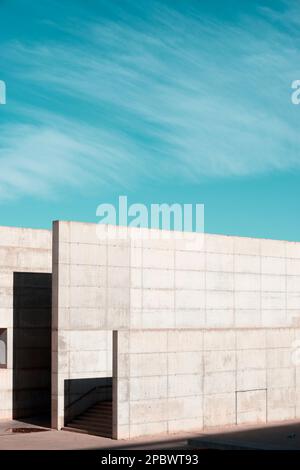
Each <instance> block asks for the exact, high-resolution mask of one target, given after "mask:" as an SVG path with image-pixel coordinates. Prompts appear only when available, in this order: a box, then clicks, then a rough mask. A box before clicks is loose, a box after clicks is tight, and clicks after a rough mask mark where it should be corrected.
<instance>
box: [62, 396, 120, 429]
mask: <svg viewBox="0 0 300 470" xmlns="http://www.w3.org/2000/svg"><path fill="white" fill-rule="evenodd" d="M64 429H66V430H68V431H77V432H83V433H86V434H94V435H97V436H103V437H109V438H112V402H111V401H100V402H98V403H96V404H95V405H93V406H91V407H90V408H88V409H87V410H86V411H85V412H84V413H82V414H81V415H79V416H77V417H76V418H74V419H73V420H72V421H70V422H69V423H68V424H67V425H66V426H65V428H64Z"/></svg>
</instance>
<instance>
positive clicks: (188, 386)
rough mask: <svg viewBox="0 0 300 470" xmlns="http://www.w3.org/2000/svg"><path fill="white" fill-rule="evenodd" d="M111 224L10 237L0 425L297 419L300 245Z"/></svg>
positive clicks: (159, 426) (3, 262) (1, 282)
mask: <svg viewBox="0 0 300 470" xmlns="http://www.w3.org/2000/svg"><path fill="white" fill-rule="evenodd" d="M110 229H111V227H108V226H104V225H103V226H99V225H95V224H84V223H75V222H54V224H53V232H52V243H51V233H50V232H48V231H43V230H29V229H15V228H1V229H0V292H1V296H0V419H1V418H6V419H8V418H12V417H15V418H28V417H31V418H32V417H33V416H35V415H40V414H45V415H46V414H47V413H48V415H49V416H50V415H51V420H52V427H54V428H56V429H61V428H63V427H71V428H76V429H79V430H83V431H84V430H87V431H88V432H91V433H99V434H102V435H109V436H113V437H114V438H117V439H122V438H131V437H136V436H143V435H149V434H157V433H172V432H177V431H192V430H197V431H199V430H201V429H204V428H208V427H212V426H220V425H233V424H242V423H267V422H272V421H278V420H287V419H299V418H300V243H292V242H285V241H274V240H263V239H251V238H241V237H229V236H220V235H208V234H205V235H203V234H195V236H194V239H193V243H191V242H190V238H189V236H188V235H187V234H185V235H184V234H182V236H181V237H180V238H176V237H171V236H169V235H170V233H168V232H165V233H163V232H159V231H153V230H147V229H143V230H140V229H134V228H131V229H126V228H122V229H120V230H119V235H120V233H122V231H123V232H124V236H123V237H121V238H120V237H115V236H110ZM140 233H143V235H144V236H143V237H138V236H137V234H140ZM153 234H154V235H159V236H152V235H153ZM163 234H164V235H165V236H164V237H163V236H161V235H163ZM51 253H52V263H51ZM51 292H52V301H51ZM51 337H52V346H51ZM51 351H52V352H51ZM51 357H52V358H51ZM50 387H51V389H50ZM50 396H51V400H50Z"/></svg>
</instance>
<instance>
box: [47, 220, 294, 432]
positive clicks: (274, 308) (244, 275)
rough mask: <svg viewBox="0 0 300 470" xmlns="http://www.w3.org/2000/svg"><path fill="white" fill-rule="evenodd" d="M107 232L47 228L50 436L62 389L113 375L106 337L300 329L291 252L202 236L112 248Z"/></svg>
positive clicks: (132, 238)
mask: <svg viewBox="0 0 300 470" xmlns="http://www.w3.org/2000/svg"><path fill="white" fill-rule="evenodd" d="M97 230H98V236H97ZM109 230H111V227H108V226H99V225H98V226H97V225H96V224H85V223H76V222H55V223H54V226H53V250H54V256H53V321H54V334H53V345H52V350H53V354H52V358H53V364H54V369H53V381H52V384H53V389H52V410H53V426H54V427H58V428H59V427H61V426H62V425H63V415H64V386H65V381H66V380H69V379H74V378H78V379H79V378H92V377H108V376H111V375H112V345H111V331H112V330H120V329H147V328H149V329H159V328H166V329H170V328H173V329H178V328H179V329H180V328H190V329H192V328H197V329H201V328H206V329H208V328H254V327H255V328H256V327H270V328H276V327H287V326H297V325H299V318H300V317H299V314H300V244H299V243H290V242H285V241H273V240H259V239H250V238H240V237H227V236H219V235H208V234H205V235H204V236H203V235H201V234H198V235H196V236H195V239H194V240H193V242H192V243H191V240H190V237H189V236H188V235H186V236H184V237H183V238H182V239H176V238H173V239H172V238H170V237H169V234H168V232H164V235H165V237H162V238H165V239H156V238H155V237H152V239H151V238H149V233H150V232H151V234H156V235H157V234H158V233H159V234H160V235H161V234H163V233H162V232H159V231H153V230H151V231H149V230H147V229H144V230H141V231H140V230H139V229H129V230H128V231H127V229H125V228H121V229H120V232H121V233H125V232H126V231H127V238H126V237H124V238H123V239H119V238H116V237H111V236H110V234H109ZM138 232H143V233H144V238H142V239H141V238H138V237H137V236H136V235H137V233H138ZM145 235H146V237H145ZM147 235H148V237H147Z"/></svg>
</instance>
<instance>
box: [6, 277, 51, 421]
mask: <svg viewBox="0 0 300 470" xmlns="http://www.w3.org/2000/svg"><path fill="white" fill-rule="evenodd" d="M13 281H14V283H13V419H17V420H22V421H26V422H29V423H31V424H35V425H41V426H47V427H50V421H51V294H52V276H51V274H45V273H27V272H25V273H24V272H15V273H14V279H13Z"/></svg>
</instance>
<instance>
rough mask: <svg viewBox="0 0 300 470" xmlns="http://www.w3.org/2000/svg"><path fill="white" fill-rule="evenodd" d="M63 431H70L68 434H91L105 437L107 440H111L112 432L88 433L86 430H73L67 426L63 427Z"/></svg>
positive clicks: (73, 428)
mask: <svg viewBox="0 0 300 470" xmlns="http://www.w3.org/2000/svg"><path fill="white" fill-rule="evenodd" d="M63 430H64V431H70V432H77V433H79V434H92V435H94V436H100V437H107V438H108V439H112V432H96V431H88V430H87V429H79V428H75V427H72V426H69V425H68V426H65V427H63Z"/></svg>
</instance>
